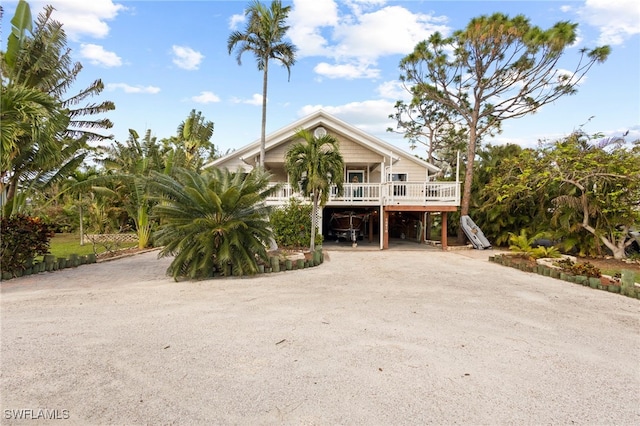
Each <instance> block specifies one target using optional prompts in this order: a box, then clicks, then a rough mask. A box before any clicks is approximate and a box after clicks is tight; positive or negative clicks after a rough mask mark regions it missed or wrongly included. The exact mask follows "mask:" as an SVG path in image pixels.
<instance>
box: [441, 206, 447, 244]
mask: <svg viewBox="0 0 640 426" xmlns="http://www.w3.org/2000/svg"><path fill="white" fill-rule="evenodd" d="M440 214H441V215H442V231H441V233H440V241H441V242H442V250H447V248H448V246H447V212H441V213H440Z"/></svg>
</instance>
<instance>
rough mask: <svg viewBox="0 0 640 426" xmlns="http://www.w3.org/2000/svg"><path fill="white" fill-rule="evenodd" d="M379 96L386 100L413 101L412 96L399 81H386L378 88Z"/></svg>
mask: <svg viewBox="0 0 640 426" xmlns="http://www.w3.org/2000/svg"><path fill="white" fill-rule="evenodd" d="M377 91H378V94H379V95H380V96H381V97H382V98H384V99H393V100H404V101H409V100H411V94H410V93H409V92H408V91H407V89H405V88H404V86H403V85H402V83H401V82H400V81H398V80H392V81H385V82H384V83H382V84H380V85H379V86H378V88H377Z"/></svg>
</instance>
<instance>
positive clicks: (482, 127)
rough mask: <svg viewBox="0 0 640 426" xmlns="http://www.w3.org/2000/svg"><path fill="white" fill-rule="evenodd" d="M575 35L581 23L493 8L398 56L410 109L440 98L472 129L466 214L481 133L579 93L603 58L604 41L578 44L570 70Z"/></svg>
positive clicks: (463, 208)
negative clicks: (565, 60)
mask: <svg viewBox="0 0 640 426" xmlns="http://www.w3.org/2000/svg"><path fill="white" fill-rule="evenodd" d="M576 39H577V25H576V24H571V23H569V22H558V23H556V24H555V25H553V26H552V27H551V28H549V29H548V30H543V29H541V28H539V27H537V26H534V25H531V24H530V22H529V20H528V19H527V18H526V17H524V16H522V15H518V16H515V17H513V18H510V17H509V16H506V15H504V14H502V13H495V14H493V15H490V16H479V17H477V18H473V19H472V20H471V21H470V22H469V24H468V25H467V26H466V27H465V28H464V29H462V30H460V31H456V32H455V33H454V34H453V35H452V36H450V37H443V36H442V35H441V34H440V33H438V32H436V33H434V34H433V35H431V36H430V37H429V38H428V39H427V40H424V41H422V42H420V43H418V44H417V45H416V46H415V48H414V50H413V52H411V53H410V54H409V55H407V56H406V57H404V58H403V59H402V60H401V62H400V69H401V72H402V75H401V77H400V80H401V81H402V82H403V83H404V84H405V86H407V87H409V88H410V91H411V94H412V98H413V99H412V101H411V109H413V110H420V106H421V103H422V105H424V106H427V107H428V106H430V105H441V106H442V109H443V112H442V113H441V114H440V116H444V117H450V118H448V119H447V121H451V119H453V120H454V121H455V122H458V121H459V122H460V123H462V125H463V126H465V127H466V128H467V130H468V136H469V138H468V144H467V155H466V162H467V163H466V173H465V180H464V188H463V194H462V200H461V214H462V215H468V214H469V209H470V205H471V197H472V190H471V187H472V183H473V174H474V162H475V159H476V150H477V147H479V146H480V141H481V140H482V138H483V137H484V136H487V135H492V134H495V133H497V132H500V129H501V124H502V122H503V121H504V120H507V119H512V118H517V117H522V116H524V115H527V114H530V113H533V112H535V111H536V110H537V109H539V108H540V107H541V106H543V105H546V104H548V103H551V102H553V101H555V100H556V99H558V98H560V97H561V96H565V95H570V94H573V93H575V92H576V90H577V84H578V83H579V82H580V81H581V79H582V78H583V77H584V75H585V74H586V73H587V72H588V71H589V69H591V67H592V66H593V65H594V64H595V63H597V62H603V61H604V60H606V58H607V56H608V54H609V48H608V47H607V46H604V47H596V48H593V49H580V51H579V52H580V57H579V59H578V61H577V64H576V66H575V67H574V68H573V70H572V71H561V70H560V68H559V66H558V64H559V61H560V59H561V58H562V57H563V54H564V52H565V50H566V49H567V48H569V47H570V46H572V45H573V44H574V43H575V41H576ZM428 109H429V108H425V110H428ZM399 112H400V113H402V112H403V111H402V110H399ZM429 115H430V116H432V115H433V114H432V113H431V112H430V113H429ZM417 117H418V118H419V119H422V115H419V114H418V115H417ZM444 128H445V129H446V128H447V126H445V127H444Z"/></svg>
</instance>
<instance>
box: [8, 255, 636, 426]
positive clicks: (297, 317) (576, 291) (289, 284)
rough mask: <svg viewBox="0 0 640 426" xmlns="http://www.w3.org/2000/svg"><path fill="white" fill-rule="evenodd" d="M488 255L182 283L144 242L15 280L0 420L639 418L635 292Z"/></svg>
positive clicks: (347, 259)
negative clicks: (94, 260) (129, 251)
mask: <svg viewBox="0 0 640 426" xmlns="http://www.w3.org/2000/svg"><path fill="white" fill-rule="evenodd" d="M488 254H489V253H487V252H477V251H469V252H448V253H444V252H440V251H382V252H381V251H368V252H364V251H360V250H358V249H355V250H352V251H329V252H327V257H328V259H327V260H326V262H325V263H324V264H323V265H321V266H319V267H316V268H314V269H309V270H303V271H289V272H283V273H277V274H266V275H262V276H259V277H254V278H235V279H226V280H225V279H216V280H208V281H197V282H178V283H176V282H174V281H173V280H171V279H170V278H168V277H166V276H164V271H165V269H166V267H167V266H168V263H169V260H167V259H160V260H158V259H157V257H156V256H157V253H156V252H151V253H146V254H141V255H138V256H135V257H130V258H125V259H120V260H117V261H112V262H105V263H100V264H95V265H84V266H81V267H79V268H77V269H66V270H63V271H59V272H56V273H47V274H40V275H37V276H32V277H25V278H20V279H16V280H11V281H8V282H4V283H2V285H1V287H2V293H1V295H2V299H1V305H0V306H1V319H2V323H1V327H2V328H1V332H2V335H1V337H2V341H1V355H2V359H1V362H2V364H1V365H2V367H1V368H2V369H1V376H0V379H1V388H0V391H1V401H0V402H1V407H2V413H1V415H2V418H1V420H0V423H2V424H3V425H4V424H29V425H31V424H38V423H39V422H34V421H33V420H29V421H17V420H15V417H16V416H22V417H40V419H42V418H43V417H47V416H54V417H58V418H65V419H66V421H57V422H55V423H59V424H79V425H102V424H185V425H186V424H250V425H256V424H295V425H300V424H305V425H315V424H318V425H333V424H354V425H378V424H385V425H386V424H394V425H397V424H574V423H576V424H616V425H625V424H628V425H631V424H640V366H639V363H638V360H639V359H640V321H639V320H640V301H638V300H636V299H631V298H627V297H623V296H620V295H616V294H612V293H608V292H603V291H596V290H592V289H590V288H586V287H583V286H577V285H572V284H569V283H565V282H561V281H559V280H555V279H552V278H549V277H542V276H539V275H533V274H528V273H524V272H521V271H518V270H516V269H512V268H506V267H503V266H499V265H496V264H493V263H489V262H488V261H487V256H488ZM44 423H47V422H44Z"/></svg>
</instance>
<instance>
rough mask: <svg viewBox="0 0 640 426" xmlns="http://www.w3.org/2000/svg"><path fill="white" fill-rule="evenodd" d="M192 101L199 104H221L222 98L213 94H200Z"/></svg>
mask: <svg viewBox="0 0 640 426" xmlns="http://www.w3.org/2000/svg"><path fill="white" fill-rule="evenodd" d="M191 100H192V101H194V102H197V103H199V104H210V103H215V102H220V97H218V95H216V94H215V93H213V92H200V94H199V95H198V96H193V97H192V98H191Z"/></svg>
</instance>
